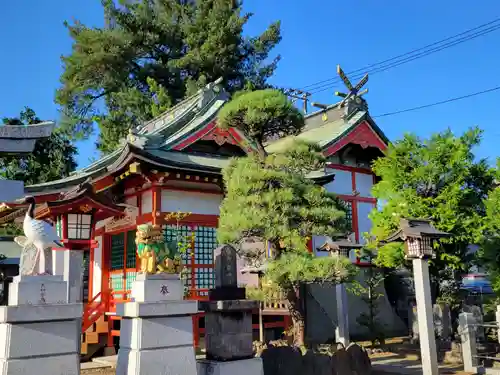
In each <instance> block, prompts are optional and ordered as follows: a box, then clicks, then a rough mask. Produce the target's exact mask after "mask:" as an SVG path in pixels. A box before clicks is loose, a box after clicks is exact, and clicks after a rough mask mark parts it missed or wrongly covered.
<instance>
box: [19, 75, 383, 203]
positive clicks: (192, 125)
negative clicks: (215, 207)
mask: <svg viewBox="0 0 500 375" xmlns="http://www.w3.org/2000/svg"><path fill="white" fill-rule="evenodd" d="M219 83H220V82H215V83H213V84H209V85H207V86H206V87H205V88H203V89H201V90H199V91H198V92H197V93H196V94H195V95H192V96H191V97H189V98H187V99H185V100H183V101H182V102H180V103H179V104H177V105H176V106H174V107H172V108H171V109H170V110H168V111H166V112H165V113H163V114H162V115H161V116H159V117H157V118H155V119H153V120H151V121H148V122H146V123H144V125H142V126H140V127H138V128H137V129H135V130H133V131H131V133H130V134H129V135H128V136H127V137H126V139H124V140H123V141H122V144H121V146H120V148H119V149H117V150H116V151H114V152H112V153H111V154H109V155H106V156H103V157H102V158H100V159H99V160H97V161H95V162H93V163H91V164H90V165H89V166H87V167H85V168H82V169H80V170H78V171H75V172H74V173H72V174H71V175H70V176H69V177H67V178H64V179H60V180H56V181H52V182H47V183H43V184H36V185H31V186H27V187H26V189H25V190H26V191H27V192H33V193H35V192H49V191H50V192H57V191H60V190H62V189H66V188H70V187H71V186H74V185H77V184H80V183H82V182H83V181H85V180H86V179H88V178H89V177H90V178H96V177H100V176H103V175H106V174H109V173H112V172H114V170H115V168H122V167H123V166H124V163H127V162H128V160H129V159H130V154H135V155H137V156H140V159H142V160H146V161H147V160H149V161H150V162H152V163H153V164H155V165H160V166H164V167H167V168H176V169H185V170H193V171H201V172H208V173H220V170H221V169H223V168H224V167H225V166H226V165H227V164H228V163H229V159H228V158H225V157H218V156H214V155H205V154H193V153H190V154H187V153H183V152H181V151H174V150H173V147H175V146H176V145H178V144H179V143H181V142H183V141H185V140H186V139H188V138H189V137H191V136H192V135H193V134H196V132H198V131H200V130H201V129H203V128H204V127H205V126H206V125H207V124H208V123H210V122H212V121H214V120H215V119H216V116H217V113H218V111H219V110H220V108H221V107H222V106H223V105H224V104H225V103H226V102H227V101H228V100H229V95H228V94H227V93H226V92H225V91H224V90H223V88H222V87H221V86H220V85H219ZM337 107H338V105H332V106H329V107H328V108H327V111H326V112H323V111H318V112H315V113H312V114H310V115H308V116H306V117H305V119H306V126H305V128H304V131H303V133H301V134H300V135H298V136H296V137H293V136H292V137H285V138H282V139H280V140H277V141H275V142H273V143H271V144H269V145H267V146H266V150H267V151H268V152H271V153H274V152H282V151H284V150H285V149H286V148H287V145H289V144H290V143H291V142H292V141H293V140H294V139H302V140H304V141H307V142H311V143H316V144H318V145H319V146H321V147H327V146H328V145H329V144H331V143H334V142H336V141H337V140H338V139H340V138H341V137H342V136H343V135H344V134H346V133H348V132H349V131H350V130H352V129H353V128H354V127H355V126H356V125H358V124H359V123H360V122H361V121H363V120H365V119H366V120H367V121H369V122H370V124H371V125H372V127H373V128H374V129H375V131H377V133H379V135H380V136H381V137H382V139H384V140H387V138H386V137H385V136H384V135H383V133H382V132H381V131H380V129H379V128H378V127H377V126H376V124H375V123H374V122H373V120H371V119H370V117H369V115H368V114H367V112H366V111H361V110H360V111H358V112H356V113H354V114H353V115H352V116H351V117H350V118H349V119H348V120H344V119H342V118H341V113H340V112H339V111H340V109H339V108H337ZM324 113H326V114H327V115H328V116H327V117H329V118H330V119H331V120H330V121H328V120H327V122H326V123H323V120H322V117H320V116H323V114H324ZM330 177H331V176H328V175H327V174H325V173H324V172H315V173H314V174H311V175H310V176H309V178H312V179H314V180H317V181H319V180H324V179H325V178H326V179H328V178H330Z"/></svg>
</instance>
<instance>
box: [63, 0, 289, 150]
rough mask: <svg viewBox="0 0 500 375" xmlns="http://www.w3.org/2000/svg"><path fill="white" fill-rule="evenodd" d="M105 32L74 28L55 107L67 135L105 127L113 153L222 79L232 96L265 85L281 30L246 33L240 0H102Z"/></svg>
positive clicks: (104, 144)
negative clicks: (133, 132) (130, 135)
mask: <svg viewBox="0 0 500 375" xmlns="http://www.w3.org/2000/svg"><path fill="white" fill-rule="evenodd" d="M102 3H103V9H104V13H105V17H106V19H107V24H106V27H103V28H102V27H89V26H85V25H83V24H81V23H79V22H75V23H73V24H71V25H70V24H67V27H68V30H69V34H70V36H71V38H72V39H73V49H72V52H71V53H70V54H69V55H67V56H64V57H63V58H62V61H63V66H64V71H63V73H62V75H61V87H60V88H59V90H58V92H57V96H56V102H57V103H58V104H60V105H61V108H62V115H63V120H64V123H63V124H64V125H65V128H66V131H67V132H68V134H71V135H72V136H76V137H84V138H85V137H87V136H88V135H89V134H91V133H92V132H93V131H94V124H97V125H98V128H99V140H98V144H97V146H98V148H99V149H100V150H101V151H102V152H104V153H107V152H110V151H113V150H114V149H115V148H116V147H117V146H118V144H119V141H120V139H121V138H122V137H124V136H125V135H126V134H127V132H128V130H129V129H131V128H133V127H135V126H138V125H140V124H142V123H143V122H144V121H146V120H149V119H151V118H152V117H154V116H156V115H158V114H159V113H161V112H163V111H165V110H166V109H168V108H169V107H171V106H173V105H175V104H176V103H178V102H179V101H180V100H182V99H184V98H185V97H186V96H188V95H191V94H193V93H195V92H196V90H198V89H199V88H201V87H203V86H204V85H206V84H207V83H210V82H213V81H215V80H217V79H218V78H222V79H223V84H224V85H225V88H226V89H227V90H228V91H229V92H235V91H238V90H241V89H243V88H244V87H252V88H254V89H259V88H263V87H265V86H266V80H267V78H268V77H270V76H271V75H272V74H273V72H274V70H275V68H276V65H277V62H278V60H279V56H278V57H276V58H274V59H273V58H271V59H269V54H270V51H271V50H272V49H273V47H274V46H275V45H276V44H277V43H278V42H279V41H280V39H281V35H280V24H279V22H276V23H273V24H272V25H270V26H269V28H268V29H267V30H265V31H264V32H263V33H262V34H260V35H258V36H246V35H243V28H244V26H245V25H246V23H247V22H248V20H249V19H250V18H251V16H252V15H251V14H249V13H244V12H243V10H242V2H241V1H239V0H197V1H187V0H140V1H120V2H119V5H117V4H116V3H115V1H114V0H102Z"/></svg>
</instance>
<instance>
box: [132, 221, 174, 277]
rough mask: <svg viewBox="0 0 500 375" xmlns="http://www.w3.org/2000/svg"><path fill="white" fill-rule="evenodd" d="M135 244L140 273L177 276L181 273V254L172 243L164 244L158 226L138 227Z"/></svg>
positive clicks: (146, 225)
mask: <svg viewBox="0 0 500 375" xmlns="http://www.w3.org/2000/svg"><path fill="white" fill-rule="evenodd" d="M135 243H136V244H137V255H138V256H139V259H140V261H141V267H140V272H142V273H145V274H156V273H170V274H179V273H180V272H181V271H182V258H181V253H180V252H179V251H178V249H177V246H175V244H174V243H165V240H164V238H163V233H162V229H161V227H160V226H158V225H151V224H143V225H138V226H137V234H136V237H135Z"/></svg>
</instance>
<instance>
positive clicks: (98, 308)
mask: <svg viewBox="0 0 500 375" xmlns="http://www.w3.org/2000/svg"><path fill="white" fill-rule="evenodd" d="M107 310H108V306H107V298H105V296H104V295H103V293H101V292H99V293H97V294H96V295H95V296H94V297H93V298H92V300H91V301H90V302H89V303H87V305H86V306H85V309H84V311H83V316H82V332H86V331H87V330H88V329H89V328H90V327H91V326H92V324H94V323H95V322H96V321H97V320H98V319H99V318H100V317H101V316H102V315H103V314H104V313H105V312H106V311H107Z"/></svg>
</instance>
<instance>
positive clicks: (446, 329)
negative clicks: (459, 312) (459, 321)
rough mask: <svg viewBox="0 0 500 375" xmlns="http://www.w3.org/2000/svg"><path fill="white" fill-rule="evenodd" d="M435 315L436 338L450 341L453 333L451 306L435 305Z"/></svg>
mask: <svg viewBox="0 0 500 375" xmlns="http://www.w3.org/2000/svg"><path fill="white" fill-rule="evenodd" d="M433 315H434V327H435V330H436V336H437V337H438V338H439V339H441V340H444V341H449V340H450V339H451V335H452V333H453V329H452V325H451V311H450V308H449V306H448V305H445V304H435V305H434V307H433Z"/></svg>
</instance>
